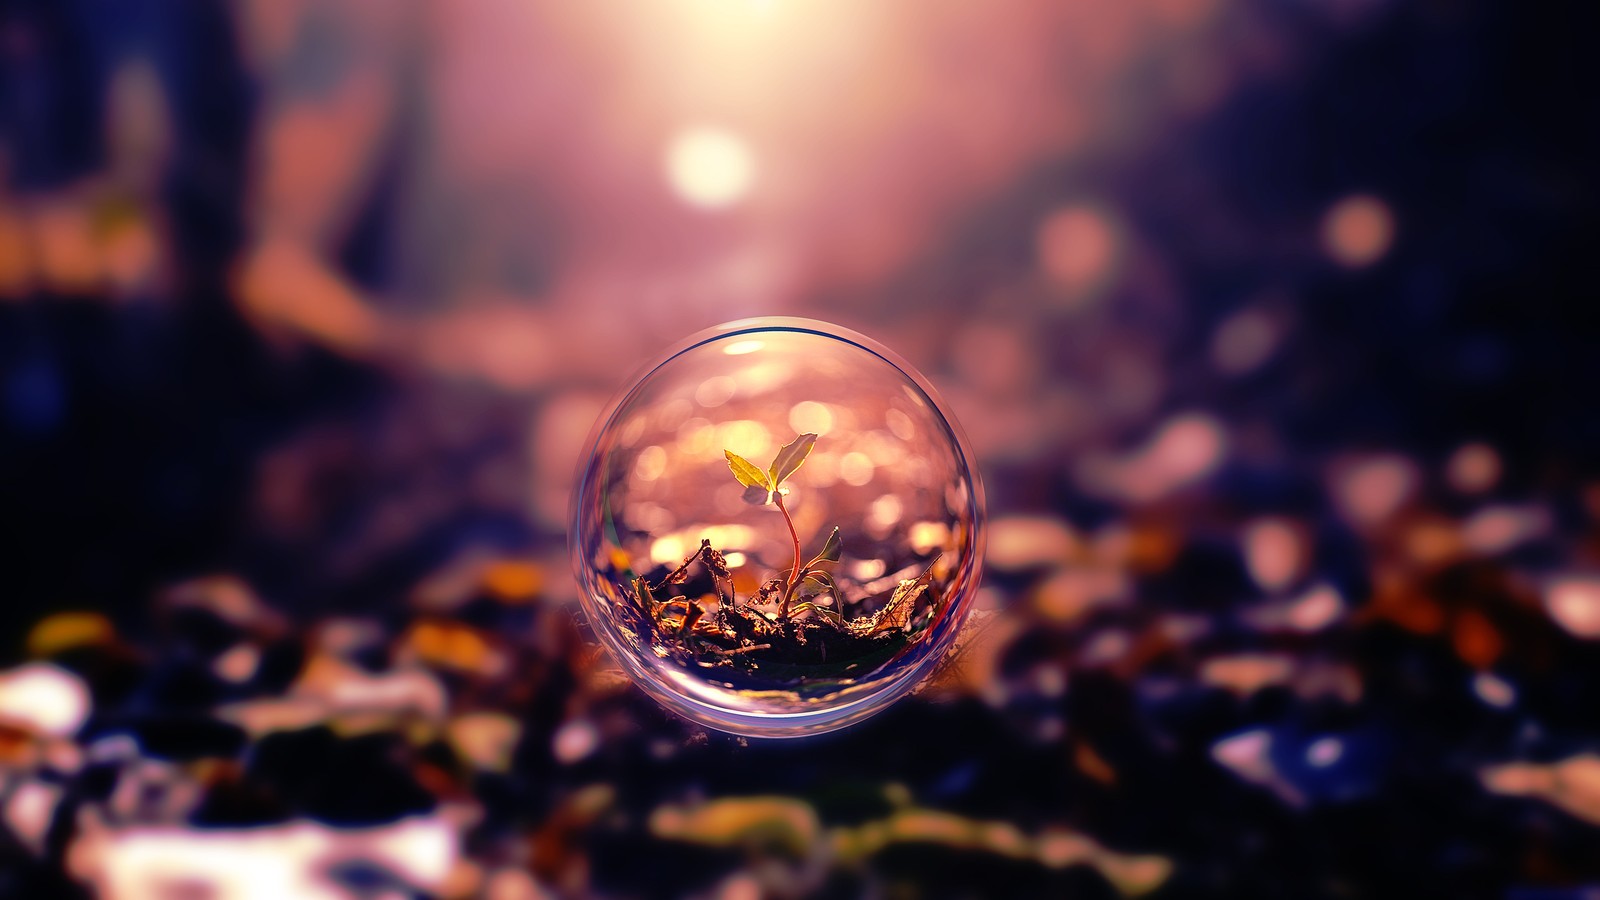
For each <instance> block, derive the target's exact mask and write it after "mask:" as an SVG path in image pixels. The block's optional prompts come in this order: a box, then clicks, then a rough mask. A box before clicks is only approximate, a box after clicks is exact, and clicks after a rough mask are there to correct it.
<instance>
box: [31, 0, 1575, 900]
mask: <svg viewBox="0 0 1600 900" xmlns="http://www.w3.org/2000/svg"><path fill="white" fill-rule="evenodd" d="M1594 20H1595V16H1594V14H1593V11H1592V10H1591V9H1590V8H1589V7H1587V6H1586V5H1584V4H1578V3H1572V4H1559V3H1557V4H1509V3H1505V4H1492V3H1487V2H1471V0H1461V2H1448V0H1431V2H1399V0H1390V2H1384V0H1342V2H1335V0H1328V2H1313V0H1297V2H1289V0H1236V2H1227V0H1189V2H1177V0H1151V2H1138V3H1119V4H1100V3H1092V2H1088V0H1079V2H1072V3H1066V4H1032V3H1025V2H1021V0H1015V2H1007V3H1000V4H993V5H990V4H985V5H984V8H983V9H982V10H976V9H965V8H963V7H962V6H960V5H958V4H942V3H940V4H913V3H888V4H882V5H869V6H868V7H867V8H865V9H862V8H860V7H857V6H848V5H839V4H816V5H803V4H794V5H791V4H787V3H785V2H783V0H774V2H771V3H761V2H752V3H748V4H733V3H729V4H726V5H722V6H719V5H717V4H710V3H697V2H692V0H681V2H676V3H672V4H657V5H639V4H635V5H632V6H626V5H619V6H616V7H604V8H595V9H591V10H587V11H566V12H559V11H540V10H529V9H524V8H520V7H515V6H513V5H510V4H504V3H496V2H491V0H483V2H475V3H461V4H436V3H425V2H407V3H389V4H383V3H363V2H347V3H342V2H331V0H306V2H296V3H281V4H274V3H267V2H260V3H239V4H233V5H225V4H215V3H203V2H191V0H143V2H137V3H130V2H110V0H104V2H96V0H72V2H64V0H42V2H29V0H3V2H0V123H3V124H0V532H3V534H4V538H3V541H4V543H3V547H4V549H3V551H0V563H3V568H0V572H3V581H0V585H3V602H0V638H3V640H0V655H3V656H4V659H5V662H6V664H7V665H14V666H23V665H24V664H26V663H28V662H29V661H30V660H33V661H39V660H43V661H46V662H48V663H50V664H51V665H53V666H54V667H55V668H50V669H37V668H35V669H22V668H18V669H13V670H10V672H9V673H7V674H4V675H0V679H3V678H11V679H12V681H11V682H0V736H3V740H0V744H3V745H4V746H3V747H0V786H3V789H0V811H3V812H4V815H3V816H0V819H3V823H0V824H3V827H0V831H3V832H4V838H3V839H0V893H4V894H5V895H6V896H35V897H38V896H53V895H58V894H59V895H64V896H70V895H72V894H73V892H75V891H77V892H89V893H96V892H98V893H101V894H105V895H111V896H175V895H177V894H176V893H174V892H176V891H179V890H180V889H181V890H194V891H199V892H200V893H196V894H195V896H254V895H251V894H246V893H239V894H233V893H228V891H233V890H243V888H242V887H240V885H238V884H235V883H234V882H233V881H230V880H229V877H230V876H228V875H227V874H219V873H217V872H212V871H202V870H205V866H204V865H198V866H197V867H196V868H195V869H194V870H193V871H191V870H189V869H183V868H182V867H181V866H179V867H178V868H172V867H170V866H169V867H168V868H166V869H161V868H159V867H158V869H157V870H154V871H155V874H150V873H149V872H146V873H144V874H143V875H141V876H140V877H138V878H134V877H132V876H129V880H124V881H117V880H116V878H114V877H113V874H111V873H114V872H121V871H126V869H125V868H119V866H121V867H126V866H130V865H132V864H131V863H128V862H127V859H128V858H129V851H128V850H127V846H128V845H127V844H126V843H123V842H121V841H122V839H123V838H126V837H127V836H129V835H133V836H137V835H139V834H141V833H155V832H156V831H159V830H161V829H171V830H170V831H167V832H162V833H166V834H175V835H177V837H176V838H174V840H177V841H179V842H180V844H179V845H180V846H183V845H182V844H181V842H182V841H183V840H193V841H194V843H193V844H192V846H191V849H190V850H189V854H190V859H191V860H192V859H195V858H205V857H207V855H208V854H212V855H213V858H218V859H220V858H222V857H221V856H216V855H215V854H218V853H222V852H223V851H220V850H217V849H215V848H217V847H221V846H224V845H225V844H226V842H228V841H230V840H233V839H234V838H236V837H237V836H239V835H242V834H246V833H250V830H251V829H255V830H256V831H260V830H262V829H266V830H268V831H270V830H271V829H274V828H277V829H282V828H287V827H290V826H291V825H292V824H293V823H306V822H309V823H312V824H313V826H314V827H315V828H316V829H319V830H316V832H315V833H316V834H317V835H318V838H317V840H318V842H319V843H318V844H317V845H316V846H317V847H318V848H319V849H318V851H317V852H316V853H312V854H310V855H308V856H306V857H304V858H301V857H299V856H292V854H289V853H288V851H282V852H280V851H277V850H270V849H269V850H265V851H261V850H258V851H254V852H259V853H264V854H266V857H267V858H268V859H269V860H273V861H274V864H275V865H279V866H280V867H282V868H285V869H292V868H305V869H306V870H308V871H310V872H312V874H311V875H308V876H307V877H308V878H310V879H312V880H313V881H314V882H315V883H316V884H317V885H318V886H319V889H321V890H325V891H328V892H330V893H329V894H328V895H329V896H386V895H388V894H385V893H384V892H385V891H390V892H396V893H397V895H408V894H409V895H427V896H434V895H437V896H478V895H483V896H493V897H525V896H542V895H543V892H549V893H552V894H555V895H563V896H564V895H576V896H589V895H596V896H656V895H704V896H711V895H716V896H728V897H735V896H737V897H744V896H759V895H774V896H785V895H793V894H812V893H821V894H828V895H838V896H858V895H871V896H923V895H929V896H947V895H948V896H990V895H996V894H1001V893H1003V894H1013V895H1027V894H1037V895H1049V896H1063V895H1066V896H1116V895H1118V894H1119V893H1138V892H1141V891H1149V890H1153V891H1155V892H1156V894H1155V895H1156V896H1191V895H1195V896H1212V895H1214V896H1256V895H1263V896H1297V897H1311V896H1330V897H1331V896H1386V895H1390V894H1396V895H1398V894H1406V895H1412V896H1417V895H1421V896H1480V895H1481V896H1507V895H1509V896H1516V897H1522V898H1535V897H1537V898H1545V897H1552V898H1554V897H1586V896H1590V895H1591V894H1593V893H1595V892H1597V891H1600V864H1597V862H1596V857H1595V855H1594V853H1593V847H1594V845H1595V844H1594V842H1595V840H1596V832H1595V830H1594V829H1595V827H1596V826H1597V825H1600V787H1597V786H1596V785H1600V774H1597V772H1600V755H1597V754H1600V747H1597V743H1600V724H1597V723H1600V720H1597V719H1596V716H1595V714H1594V710H1595V709H1596V708H1600V707H1597V703H1600V656H1597V654H1596V651H1595V648H1594V645H1593V641H1594V640H1596V639H1600V466H1597V463H1596V453H1597V451H1600V415H1597V410H1596V406H1595V403H1594V401H1593V399H1592V397H1593V391H1594V388H1595V386H1596V385H1597V384H1600V361H1597V359H1600V357H1597V355H1596V353H1595V352H1594V348H1595V347H1596V346H1597V343H1596V339H1597V337H1600V334H1597V329H1596V328H1595V326H1594V317H1593V316H1592V315H1591V314H1590V311H1589V306H1591V305H1592V303H1593V302H1594V300H1595V298H1596V293H1595V290H1594V288H1593V286H1592V276H1591V269H1592V268H1593V267H1592V266H1591V265H1589V263H1590V262H1591V261H1592V258H1593V256H1594V247H1595V244H1594V237H1593V235H1594V234H1595V233H1596V232H1595V231H1594V230H1593V229H1592V228H1590V227H1589V226H1591V225H1592V221H1591V220H1592V218H1593V211H1594V209H1595V201H1596V189H1597V181H1596V177H1597V176H1596V167H1595V165H1594V160H1595V159H1597V158H1600V133H1597V128H1600V116H1597V115H1596V103H1595V100H1594V97H1593V92H1592V84H1593V79H1592V78H1591V77H1586V76H1588V75H1589V71H1590V70H1591V69H1592V65H1591V64H1590V59H1589V58H1590V56H1591V54H1590V52H1589V49H1590V43H1591V42H1592V36H1593V34H1594V33H1595V30H1594V26H1595V21H1594ZM697 129H698V130H697ZM708 134H709V135H710V136H711V137H710V140H709V141H708V140H706V135H708ZM708 147H709V149H708ZM730 155H731V157H730ZM746 167H748V168H746ZM752 173H753V174H752ZM779 314H781V315H806V316H812V317H816V318H821V319H825V320H832V321H836V322H840V323H841V324H844V325H847V326H849V327H852V328H856V329H859V330H861V331H863V332H864V333H867V334H869V335H871V336H873V337H875V338H877V339H879V340H881V341H882V342H884V343H885V344H887V345H889V346H890V347H892V348H894V349H896V350H897V351H898V352H900V353H902V354H903V355H904V356H906V357H907V358H908V359H910V360H911V361H912V362H913V363H915V364H916V365H918V366H919V367H921V368H922V369H923V370H924V371H925V372H926V373H927V374H928V375H929V376H930V377H931V378H932V380H933V381H934V382H935V383H936V384H937V385H938V386H939V388H940V389H941V391H943V392H944V393H945V395H946V397H947V398H948V399H949V400H950V402H951V405H952V407H953V408H954V409H955V411H956V413H957V415H958V416H959V417H960V419H961V420H962V423H963V425H964V426H965V428H966V430H967V431H968V433H969V434H970V435H971V436H972V439H973V443H974V445H975V447H976V448H977V455H978V457H979V462H980V463H981V465H982V469H983V477H984V479H985V482H986V485H987V490H988V497H989V506H990V522H991V527H990V535H989V541H990V559H989V566H988V573H987V576H986V577H987V583H986V591H987V593H986V594H985V598H984V604H983V605H985V606H986V607H988V608H990V609H992V610H994V612H993V613H992V614H991V615H990V616H989V617H988V618H987V619H986V620H985V628H982V629H974V633H975V634H976V635H977V636H976V637H974V639H973V640H972V642H971V644H970V645H969V647H968V650H967V651H966V653H965V654H964V655H963V656H962V657H961V658H960V659H959V660H958V661H957V662H956V663H954V664H953V665H952V667H951V669H950V670H949V671H948V672H947V674H946V676H945V677H944V678H942V679H941V682H940V684H938V685H936V686H935V687H934V688H933V689H931V690H930V691H928V692H926V693H924V694H922V695H919V696H917V697H914V698H912V699H910V700H907V701H904V702H902V703H901V704H900V705H898V706H897V707H895V708H894V709H892V710H890V711H888V712H886V713H884V714H882V715H881V716H879V717H877V718H875V719H873V720H871V721H869V722H867V723H865V724H862V725H860V726H858V727H855V728H853V729H850V730H848V731H846V732H843V733H840V734H835V735H830V736H826V737H820V738H814V739H806V740H801V741H792V742H761V741H745V740H741V739H736V738H733V737H730V736H725V735H720V734H716V733H709V734H708V733H705V732H702V731H700V730H698V729H696V728H694V727H693V726H690V725H688V724H686V723H683V722H680V721H677V720H675V719H672V718H670V717H669V716H668V715H667V714H665V713H664V712H661V711H660V710H658V709H657V708H655V707H654V706H653V705H652V704H650V703H649V701H648V700H646V699H645V698H644V697H643V695H642V694H640V693H639V692H638V691H637V690H636V689H633V688H630V687H628V686H626V685H625V684H622V683H621V682H620V681H619V678H618V676H617V675H616V674H615V672H614V670H611V669H610V668H609V667H608V666H607V664H606V662H605V660H604V659H603V658H596V657H595V656H594V654H593V651H592V648H591V645H590V644H589V643H588V642H587V640H586V639H585V635H584V634H583V632H582V626H581V623H580V622H577V621H575V611H576V603H575V599H576V598H575V596H574V592H575V589H574V587H573V584H572V578H571V575H570V572H569V571H568V568H567V563H566V555H565V521H566V520H565V515H566V513H565V505H566V493H567V490H568V489H569V487H570V484H571V475H570V473H571V471H572V466H573V465H574V463H575V462H576V459H577V454H578V452H579V448H580V447H581V444H582V440H583V437H584V435H585V433H586V432H587V430H588V428H589V426H590V425H591V424H592V422H593V419H594V416H595V414H597V413H598V411H599V409H600V407H601V405H602V403H603V401H604V399H605V397H606V396H607V395H609V393H610V392H612V391H613V390H616V389H618V388H620V387H622V386H623V385H624V383H625V379H626V378H627V377H628V374H629V373H630V372H632V371H633V370H635V369H636V368H637V367H638V366H639V365H641V364H642V363H644V362H646V361H647V360H648V359H649V358H650V357H652V356H654V355H655V354H657V353H659V352H661V351H662V350H664V349H665V348H666V347H668V346H670V345H672V344H673V343H674V342H676V341H678V340H679V339H680V338H682V337H683V336H685V335H687V334H689V333H691V332H693V331H695V330H697V329H699V328H702V327H706V326H709V325H711V324H714V323H717V322H720V321H725V320H730V319H736V318H741V317H745V316H752V315H779ZM25 671H27V672H34V673H35V674H37V673H38V672H47V673H50V674H49V675H48V676H47V680H48V679H50V678H54V679H56V681H54V682H52V683H53V684H57V685H67V686H69V688H70V689H71V690H80V689H81V690H86V691H87V695H88V697H89V698H90V705H89V708H88V709H87V710H86V712H85V715H84V716H83V717H81V721H74V722H71V723H69V724H68V726H66V727H65V728H64V729H56V730H55V731H54V732H52V730H51V729H50V728H49V727H46V726H44V725H41V724H40V723H39V720H38V718H37V715H36V714H35V713H34V712H32V711H31V710H35V709H36V708H37V707H38V704H39V703H41V702H42V703H44V704H45V705H46V706H50V705H51V704H52V703H54V701H52V700H48V699H46V700H44V701H40V700H38V697H39V696H44V695H39V694H30V693H29V690H38V689H30V688H25V687H16V685H17V684H21V682H20V681H17V680H16V678H15V675H16V673H19V672H25ZM8 683H9V684H11V685H12V686H10V687H7V686H6V684H8ZM71 686H76V687H71ZM419 692H420V693H419ZM433 696H437V697H438V698H440V699H439V700H438V702H437V703H435V702H432V701H429V700H427V699H426V698H427V697H433ZM418 697H422V698H424V699H422V700H419V699H417V698H418ZM289 706H292V707H293V710H294V714H293V715H286V714H285V715H280V716H279V717H278V718H273V714H275V713H281V712H282V711H283V710H284V709H287V708H289ZM264 722H265V723H266V724H263V723H264ZM485 735H488V736H491V737H483V740H484V741H488V743H490V744H494V743H495V741H496V740H499V741H501V744H500V746H502V747H503V750H504V753H503V755H502V756H499V757H497V756H496V755H495V754H494V753H481V752H478V751H476V750H475V749H474V748H475V747H479V746H481V745H480V744H478V743H474V741H475V740H477V737H475V736H478V737H482V736H485ZM492 736H498V737H492ZM119 738H121V739H124V740H123V741H122V743H118V740H119ZM126 739H131V744H130V743H128V742H127V740H126ZM96 748H99V749H96ZM107 748H112V749H107ZM118 748H120V749H118ZM130 748H131V749H130ZM152 767H154V768H152ZM151 771H159V772H160V773H161V774H160V777H159V778H155V780H154V782H153V783H155V784H157V785H158V787H149V786H148V785H147V786H146V787H142V788H137V791H143V792H144V793H143V794H140V796H141V797H143V798H144V799H142V800H140V801H139V802H132V801H128V800H127V799H126V796H127V794H128V793H129V792H130V791H135V792H137V791H136V788H135V787H130V785H138V784H142V783H143V782H141V781H140V779H149V778H151V777H152V776H150V775H149V772H151ZM28 785H36V786H41V787H40V789H41V790H43V791H44V793H43V794H42V795H41V794H40V793H39V791H38V790H34V789H32V788H29V789H28V790H30V791H33V792H32V793H26V792H25V791H24V788H25V787H26V786H28ZM25 795H26V796H27V797H34V798H37V797H39V796H47V797H48V798H49V801H48V803H47V804H46V805H45V806H44V807H43V811H42V812H41V811H40V807H38V806H37V805H33V806H29V805H28V803H31V802H33V801H27V802H24V801H19V800H18V799H17V798H18V797H21V796H25ZM407 821H423V822H427V823H430V825H429V827H435V828H437V829H439V833H441V834H445V835H447V838H446V840H445V845H446V846H447V847H448V848H449V860H448V864H447V865H445V867H444V869H443V870H441V871H444V870H447V871H448V876H447V877H435V876H430V875H426V874H417V873H415V872H412V871H410V870H407V869H406V866H405V863H404V861H396V859H397V857H395V856H393V855H389V856H386V855H384V854H385V853H386V852H388V851H374V850H371V849H370V848H368V847H366V845H360V844H359V841H358V839H357V838H356V837H353V836H352V835H357V834H371V833H382V832H383V829H384V828H390V827H394V824H395V823H397V822H407ZM86 823H87V824H86ZM214 842H221V843H214ZM241 846H242V845H241ZM1085 848H1088V849H1085ZM119 854H122V855H120V856H119ZM275 854H276V855H275ZM119 860H120V861H119ZM233 871H234V873H235V875H234V876H233V877H235V878H238V879H243V878H244V875H243V874H242V873H244V872H246V869H244V868H241V867H234V869H233ZM436 874H437V873H436ZM141 879H143V880H141ZM307 883H311V882H307ZM205 890H214V891H217V893H215V894H211V893H204V891H205ZM163 892H165V893H163ZM497 892H498V893H497ZM184 896H188V894H184Z"/></svg>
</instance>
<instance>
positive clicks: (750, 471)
mask: <svg viewBox="0 0 1600 900" xmlns="http://www.w3.org/2000/svg"><path fill="white" fill-rule="evenodd" d="M722 453H723V455H724V456H726V457H728V468H730V469H732V470H733V477H735V478H737V479H739V483H740V484H742V485H744V486H745V487H758V488H761V489H762V490H766V491H770V490H772V487H773V485H772V483H771V482H769V481H767V473H765V472H763V471H761V470H760V469H759V468H756V464H755V463H753V462H751V461H750V460H748V459H745V458H744V457H742V456H740V455H739V454H737V453H735V452H733V451H732V450H724V451H722Z"/></svg>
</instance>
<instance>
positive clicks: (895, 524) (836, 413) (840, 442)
mask: <svg viewBox="0 0 1600 900" xmlns="http://www.w3.org/2000/svg"><path fill="white" fill-rule="evenodd" d="M972 465H973V464H972V455H971V452H970V451H969V449H968V448H967V445H966V441H965V439H964V437H963V436H962V434H961V431H960V428H959V426H957V425H956V424H955V422H954V421H953V420H952V419H951V418H950V416H949V415H948V413H947V412H946V411H945V409H944V408H943V405H942V403H941V401H940V400H939V398H938V396H937V394H936V393H935V392H934V390H933V388H932V387H931V386H930V385H929V384H928V382H927V381H926V379H924V378H922V376H921V375H919V374H918V373H917V372H916V371H915V370H913V369H912V368H911V367H910V366H909V365H908V364H907V363H905V362H904V361H902V360H900V359H899V358H898V357H896V356H895V355H894V354H893V353H892V352H890V351H889V350H887V349H885V348H884V347H882V346H880V345H878V344H876V343H875V342H873V341H872V340H870V339H868V338H866V337H863V336H862V335H859V334H856V333H854V332H851V331H849V330H847V329H843V328H839V327H837V326H833V325H829V324H826V323H822V322H815V321H810V320H803V319H760V320H747V321H743V322H736V323H732V324H729V325H724V326H721V327H718V328H715V329H712V330H710V331H708V332H704V333H702V334H700V335H697V336H695V337H693V338H691V339H689V340H688V341H687V342H686V343H684V344H683V345H681V346H680V347H679V348H678V349H676V350H674V351H673V352H671V353H669V354H668V355H667V356H666V357H665V358H663V359H662V360H661V361H659V362H658V363H656V364H653V365H650V366H647V367H646V368H645V370H644V372H643V374H642V375H641V376H640V377H639V378H638V379H637V380H636V381H635V382H634V383H633V384H632V385H631V386H629V387H628V388H627V389H625V390H624V391H623V392H622V394H621V395H620V396H619V397H618V398H617V399H616V400H615V401H614V402H613V403H612V404H611V406H610V407H609V408H608V409H607V411H606V412H605V413H603V414H602V416H601V418H600V420H599V421H598V422H597V424H596V428H595V432H594V435H593V437H592V439H591V441H590V443H589V450H588V453H587V454H586V456H585V458H584V459H583V461H582V462H581V463H580V467H579V472H578V483H577V488H576V493H575V495H574V498H573V509H572V534H571V548H572V562H573V566H574V569H575V572H576V575H577V577H578V582H579V585H580V588H581V593H582V599H583V603H584V606H585V609H586V611H587V613H588V616H589V619H590V622H591V624H592V626H593V628H594V630H595V632H596V634H597V635H598V636H599V638H600V639H601V641H602V642H603V643H604V644H605V645H606V647H607V648H608V649H609V650H610V651H611V652H612V654H614V655H615V656H616V658H617V659H618V661H619V662H620V664H621V665H622V667H623V668H624V669H625V670H626V671H627V672H628V673H629V674H630V675H631V676H632V677H633V678H634V680H635V681H636V682H637V683H638V684H639V685H640V686H641V687H643V688H644V689H645V690H646V691H647V692H648V693H650V694H651V695H652V696H653V697H655V698H656V699H657V700H658V701H660V702H661V703H663V704H664V705H666V706H667V707H669V708H671V709H673V710H675V711H677V712H679V713H681V714H682V715H684V716H687V717H688V718H690V719H693V720H695V721H698V722H701V723H703V724H705V725H708V726H711V727H714V728H718V729H721V730H725V731H731V732H736V733H740V734H748V735H754V736H769V737H793V736H799V735H804V734H811V733H816V732H820V731H826V730H830V729H833V728H838V727H842V726H844V725H847V724H849V723H851V722H855V721H858V720H860V719H862V718H864V717H866V716H869V715H871V714H873V713H875V712H877V711H879V710H881V709H883V708H884V707H885V706H887V705H888V704H889V703H891V702H893V701H894V700H895V699H897V698H899V697H901V696H903V695H905V694H906V693H907V692H908V691H910V690H911V689H912V688H914V687H915V686H916V685H917V683H918V682H919V681H921V680H922V679H923V678H924V677H925V676H927V675H928V674H929V673H930V672H932V671H933V669H934V668H936V667H937V666H938V665H939V663H940V662H941V660H942V659H943V657H944V656H945V653H946V652H947V651H948V650H949V649H950V647H951V645H952V643H953V642H954V641H955V638H956V636H957V634H958V633H959V631H960V629H961V626H962V623H963V621H964V619H965V617H966V614H967V612H968V610H969V607H970V606H971V601H972V597H973V593H974V591H975V589H976V587H977V583H978V576H979V568H980V562H981V560H982V556H983V554H982V543H983V533H982V527H983V492H982V489H981V486H980V485H979V482H978V478H977V474H976V473H975V472H974V470H973V468H972Z"/></svg>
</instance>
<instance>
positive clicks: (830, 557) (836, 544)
mask: <svg viewBox="0 0 1600 900" xmlns="http://www.w3.org/2000/svg"><path fill="white" fill-rule="evenodd" d="M842 543H843V542H842V541H840V540H839V526H837V525H835V526H833V533H832V534H830V535H828V542H827V543H825V544H823V545H822V552H821V553H818V554H817V559H825V560H827V561H829V562H838V561H839V550H840V545H841V544H842Z"/></svg>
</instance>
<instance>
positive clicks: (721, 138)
mask: <svg viewBox="0 0 1600 900" xmlns="http://www.w3.org/2000/svg"><path fill="white" fill-rule="evenodd" d="M666 169H667V182H668V183H669V184H670V185H672V189H673V191H674V192H675V193H677V195H678V196H679V197H680V198H681V199H682V200H683V201H684V202H686V203H688V204H690V205H691V206H698V207H702V208H704V209H724V208H727V207H729V206H733V205H734V204H736V203H738V202H739V201H741V200H743V199H744V198H745V196H746V195H747V194H749V193H750V188H751V187H752V186H753V185H754V183H755V174H756V171H755V157H754V156H753V155H752V154H751V152H750V147H749V145H748V144H746V143H745V142H744V140H743V139H741V138H740V137H738V136H737V135H735V134H732V133H731V132H728V131H724V130H722V129H720V128H703V127H702V128H686V129H684V130H683V131H680V132H678V133H677V135H675V136H674V137H673V138H672V142H671V143H670V144H668V145H667V157H666Z"/></svg>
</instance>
